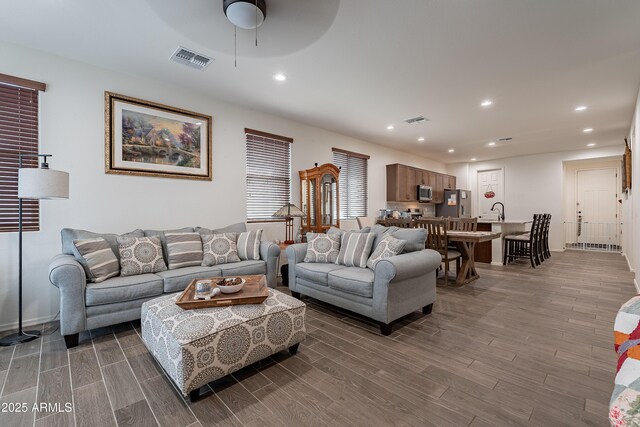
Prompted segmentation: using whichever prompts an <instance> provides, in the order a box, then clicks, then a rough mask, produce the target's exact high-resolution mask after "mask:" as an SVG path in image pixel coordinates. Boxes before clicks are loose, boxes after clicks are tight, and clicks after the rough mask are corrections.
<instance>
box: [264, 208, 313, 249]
mask: <svg viewBox="0 0 640 427" xmlns="http://www.w3.org/2000/svg"><path fill="white" fill-rule="evenodd" d="M305 215H306V214H305V213H304V212H302V211H301V210H300V208H298V207H297V206H296V205H294V204H293V203H287V204H286V205H284V206H283V207H281V208H280V209H278V210H277V211H276V212H275V213H274V214H273V215H272V216H274V217H276V218H285V219H286V224H285V241H284V244H285V245H290V244H292V243H294V241H293V218H294V217H303V216H305Z"/></svg>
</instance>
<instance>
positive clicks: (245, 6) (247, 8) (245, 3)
mask: <svg viewBox="0 0 640 427" xmlns="http://www.w3.org/2000/svg"><path fill="white" fill-rule="evenodd" d="M256 5H257V6H258V7H257V9H256ZM223 9H224V14H225V16H226V17H227V19H228V20H229V21H231V23H232V24H233V25H235V26H236V27H238V28H242V29H245V30H252V29H254V28H256V27H259V26H260V25H262V23H263V22H264V19H265V17H266V16H267V4H266V3H265V0H257V1H256V0H224V2H223ZM256 13H257V15H258V16H257V17H256ZM256 24H257V25H256Z"/></svg>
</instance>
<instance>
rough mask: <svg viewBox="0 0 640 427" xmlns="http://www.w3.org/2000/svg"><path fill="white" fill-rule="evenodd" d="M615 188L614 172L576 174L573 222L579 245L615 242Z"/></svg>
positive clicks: (615, 178) (616, 227)
mask: <svg viewBox="0 0 640 427" xmlns="http://www.w3.org/2000/svg"><path fill="white" fill-rule="evenodd" d="M617 186H618V179H617V176H616V170H615V169H591V170H580V171H578V176H577V197H576V200H577V210H576V216H577V218H576V220H577V222H578V242H579V243H586V244H606V245H610V244H614V245H617V244H618V243H619V242H618V240H619V233H618V201H617V194H616V193H617V192H616V189H617Z"/></svg>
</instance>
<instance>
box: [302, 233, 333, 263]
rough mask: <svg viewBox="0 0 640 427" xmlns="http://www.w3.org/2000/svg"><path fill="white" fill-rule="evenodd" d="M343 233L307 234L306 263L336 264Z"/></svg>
mask: <svg viewBox="0 0 640 427" xmlns="http://www.w3.org/2000/svg"><path fill="white" fill-rule="evenodd" d="M341 236H342V234H341V233H332V234H324V233H307V253H306V254H305V256H304V262H319V263H331V264H334V263H335V262H336V261H337V259H338V255H339V254H340V239H341Z"/></svg>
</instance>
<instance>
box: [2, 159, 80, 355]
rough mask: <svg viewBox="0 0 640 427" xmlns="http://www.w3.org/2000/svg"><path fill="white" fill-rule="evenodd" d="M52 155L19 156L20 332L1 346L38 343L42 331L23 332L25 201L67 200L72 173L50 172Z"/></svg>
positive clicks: (3, 339)
mask: <svg viewBox="0 0 640 427" xmlns="http://www.w3.org/2000/svg"><path fill="white" fill-rule="evenodd" d="M39 157H42V158H43V159H42V163H41V165H40V167H39V168H37V167H36V168H23V167H22V160H23V159H25V158H36V159H37V158H39ZM47 157H51V155H50V154H20V155H19V157H18V168H19V169H18V260H19V261H18V333H16V334H12V335H8V336H6V337H4V338H2V339H0V346H9V345H15V344H20V343H23V342H27V341H32V340H35V339H36V338H38V337H39V336H40V332H39V331H23V330H22V200H23V199H68V198H69V174H68V173H67V172H60V171H56V170H52V169H49V164H48V163H47Z"/></svg>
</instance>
